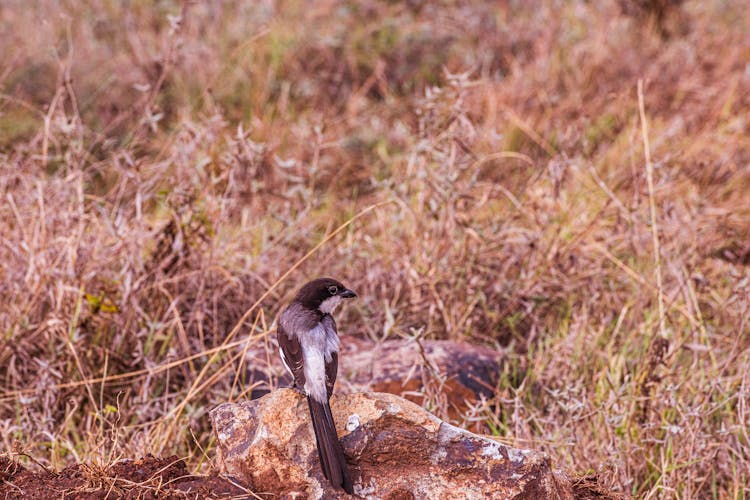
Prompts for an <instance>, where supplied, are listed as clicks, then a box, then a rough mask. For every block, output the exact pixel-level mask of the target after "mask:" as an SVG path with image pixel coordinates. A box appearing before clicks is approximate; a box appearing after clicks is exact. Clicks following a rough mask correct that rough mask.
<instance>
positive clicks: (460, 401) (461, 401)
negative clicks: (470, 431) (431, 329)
mask: <svg viewBox="0 0 750 500" xmlns="http://www.w3.org/2000/svg"><path fill="white" fill-rule="evenodd" d="M341 348H342V352H341V355H340V356H339V376H338V381H337V385H336V387H337V391H338V392H368V391H373V392H387V393H390V394H395V395H397V396H401V397H404V398H406V399H409V400H410V401H413V402H415V403H417V404H420V405H422V404H424V403H425V392H429V391H426V390H425V389H426V386H427V385H432V386H433V387H434V388H435V389H438V388H439V391H440V394H441V397H444V398H445V404H446V406H447V410H448V415H449V416H450V418H455V419H459V418H460V415H461V414H462V413H465V412H466V411H467V410H468V408H469V406H470V405H472V404H475V403H477V402H478V401H479V400H480V399H481V398H486V399H490V398H492V397H493V395H494V391H495V387H496V386H497V382H498V378H499V376H500V368H501V363H502V360H503V354H502V352H499V351H496V350H494V349H490V348H489V347H484V346H478V345H474V344H470V343H468V342H454V341H449V340H425V341H422V342H419V343H417V342H415V341H412V340H401V339H392V340H386V341H384V342H381V343H375V342H372V341H370V340H364V339H360V338H355V337H351V336H343V337H342V339H341ZM374 359H377V361H378V362H377V363H373V360H374ZM269 361H270V365H269ZM246 362H247V366H248V370H247V374H248V383H256V384H258V386H257V388H256V389H255V390H254V391H253V392H252V394H251V399H256V398H259V397H261V396H264V395H265V394H268V393H269V392H270V391H271V390H273V389H275V388H277V387H279V386H280V387H289V386H291V378H290V377H289V376H288V374H287V373H286V371H285V370H284V368H283V366H282V365H281V361H280V359H279V355H278V351H277V350H276V349H274V352H272V353H267V352H266V350H265V348H259V349H250V350H249V351H248V353H247V356H246Z"/></svg>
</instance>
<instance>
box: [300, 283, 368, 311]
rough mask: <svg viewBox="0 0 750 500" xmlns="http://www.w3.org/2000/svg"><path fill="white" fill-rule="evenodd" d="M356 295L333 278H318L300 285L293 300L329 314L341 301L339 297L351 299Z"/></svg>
mask: <svg viewBox="0 0 750 500" xmlns="http://www.w3.org/2000/svg"><path fill="white" fill-rule="evenodd" d="M356 296H357V294H356V293H354V292H353V291H351V290H349V289H348V288H346V287H345V286H344V285H342V284H341V282H339V281H336V280H335V279H332V278H318V279H314V280H312V281H310V282H308V283H306V284H305V285H304V286H302V288H300V289H299V291H298V292H297V295H296V296H295V297H294V300H295V301H297V302H299V303H301V304H302V305H303V306H305V307H306V308H308V309H313V310H316V309H317V310H319V311H320V312H322V313H323V314H331V313H333V310H334V309H336V306H337V305H339V303H341V299H351V298H354V297H356Z"/></svg>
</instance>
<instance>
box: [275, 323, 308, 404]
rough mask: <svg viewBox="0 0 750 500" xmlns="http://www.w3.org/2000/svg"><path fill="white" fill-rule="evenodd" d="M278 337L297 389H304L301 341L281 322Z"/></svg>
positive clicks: (285, 362)
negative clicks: (285, 328)
mask: <svg viewBox="0 0 750 500" xmlns="http://www.w3.org/2000/svg"><path fill="white" fill-rule="evenodd" d="M276 339H277V340H278V342H279V350H280V351H281V359H282V360H283V361H284V364H285V365H286V367H287V369H288V370H289V371H290V372H292V377H294V386H295V387H296V388H297V389H299V390H301V391H304V390H305V369H304V359H303V357H302V346H301V345H300V343H299V339H297V336H296V335H291V334H289V332H287V331H286V330H284V327H283V326H281V323H279V327H278V329H277V330H276Z"/></svg>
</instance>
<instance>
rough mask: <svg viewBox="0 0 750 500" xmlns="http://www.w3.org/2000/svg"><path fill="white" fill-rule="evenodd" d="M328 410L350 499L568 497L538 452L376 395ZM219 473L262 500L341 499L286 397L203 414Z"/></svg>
mask: <svg viewBox="0 0 750 500" xmlns="http://www.w3.org/2000/svg"><path fill="white" fill-rule="evenodd" d="M331 408H332V411H333V417H334V419H335V421H336V427H337V429H338V433H339V437H340V438H341V443H342V445H343V447H344V453H345V455H346V458H347V461H348V463H349V468H350V471H351V474H352V478H353V480H354V483H355V485H354V490H355V493H356V494H357V496H360V497H363V498H394V499H395V498H435V499H438V498H440V499H443V498H518V499H523V498H528V499H537V498H561V499H568V498H573V496H572V493H571V491H572V490H571V485H570V481H569V480H568V478H567V477H566V476H565V475H564V474H562V473H559V472H554V471H553V469H552V466H551V464H550V460H549V458H548V457H547V456H546V455H544V454H543V453H539V452H534V451H530V450H520V449H515V448H510V447H507V446H505V445H503V444H501V443H499V442H497V441H494V440H492V439H490V438H487V437H482V436H479V435H476V434H472V433H470V432H467V431H464V430H461V429H459V428H457V427H454V426H452V425H450V424H447V423H445V422H442V421H441V420H439V419H438V418H436V417H434V416H433V415H431V414H430V413H428V412H427V411H425V410H423V409H422V408H420V407H419V406H417V405H416V404H414V403H412V402H410V401H407V400H405V399H403V398H400V397H397V396H394V395H391V394H384V393H369V394H344V395H338V394H334V396H333V397H332V398H331ZM210 417H211V422H212V425H213V429H214V434H215V436H216V439H217V443H218V450H219V458H220V460H219V461H220V463H221V464H222V467H223V468H224V472H226V473H227V474H229V475H231V476H234V477H236V478H237V479H239V480H240V481H243V482H245V483H246V484H247V485H248V486H249V487H250V488H251V489H252V491H254V492H255V493H256V494H258V495H260V496H262V497H268V498H270V497H288V498H344V497H346V496H347V495H346V494H344V493H343V492H340V491H337V490H333V489H332V488H331V487H330V485H329V484H328V482H327V481H326V479H325V478H324V477H323V473H322V472H321V470H320V464H319V462H318V455H317V452H316V450H315V439H314V435H313V430H312V426H311V424H310V417H309V414H308V411H307V403H306V402H305V399H304V397H303V396H302V395H301V394H299V393H298V392H297V391H295V390H293V389H279V390H277V391H274V392H272V393H270V394H268V395H266V396H264V397H262V398H260V399H257V400H254V401H245V402H241V403H225V404H222V405H219V406H218V407H216V408H215V409H213V410H212V411H211V413H210Z"/></svg>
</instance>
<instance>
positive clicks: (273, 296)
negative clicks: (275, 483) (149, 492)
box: [0, 0, 750, 498]
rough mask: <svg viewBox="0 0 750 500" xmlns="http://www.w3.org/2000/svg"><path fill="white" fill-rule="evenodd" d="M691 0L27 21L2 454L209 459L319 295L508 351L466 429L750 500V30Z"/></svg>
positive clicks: (2, 240) (0, 421) (12, 37)
mask: <svg viewBox="0 0 750 500" xmlns="http://www.w3.org/2000/svg"><path fill="white" fill-rule="evenodd" d="M633 3H639V4H643V3H644V2H633ZM646 3H647V2H646ZM661 3H664V4H665V5H666V4H667V3H669V2H666V3H665V2H661ZM674 3H675V6H673V7H672V8H671V9H672V11H670V10H669V9H667V11H666V12H667V14H664V15H662V14H658V16H660V17H658V19H657V21H656V23H657V24H658V26H654V22H652V21H649V20H648V18H644V17H641V16H635V17H630V16H628V15H626V14H627V9H624V8H621V7H622V5H625V4H627V2H622V1H619V2H614V1H612V2H583V1H573V2H557V1H550V2H541V1H533V2H500V4H499V5H498V4H497V3H496V2H486V3H484V2H446V3H445V4H443V5H435V4H433V3H430V2H419V1H416V2H404V3H401V2H393V3H392V2H379V1H376V0H366V1H363V2H347V1H343V0H341V1H329V2H317V3H316V4H315V6H314V7H310V6H308V5H307V4H305V3H304V2H298V1H289V2H272V1H264V2H237V3H234V2H226V3H220V2H200V3H186V4H180V3H178V2H160V3H158V4H157V6H156V7H149V6H148V3H146V2H130V3H129V4H127V5H128V6H126V5H125V4H124V3H121V2H116V1H108V2H52V1H47V0H38V1H35V2H31V3H29V4H27V3H22V2H13V1H11V2H5V3H3V5H2V6H0V26H2V27H3V28H4V29H3V30H0V39H2V42H3V44H2V45H3V47H5V48H6V49H5V54H4V57H3V60H2V62H0V86H1V89H2V94H1V95H0V189H1V190H2V202H0V216H1V217H0V300H1V301H2V304H3V307H2V308H1V309H0V327H1V328H2V330H1V333H2V336H3V337H2V339H3V343H2V345H0V380H2V393H0V440H2V442H1V443H0V448H1V449H2V450H4V451H8V452H11V451H12V452H16V453H17V452H24V453H28V454H29V455H31V456H33V457H35V459H36V460H38V461H39V462H40V463H42V464H46V465H47V466H50V467H55V468H60V467H62V466H64V465H66V464H69V463H70V462H72V461H85V462H88V463H92V464H95V465H96V464H99V465H106V464H108V463H111V462H112V461H114V460H115V459H117V458H119V457H123V456H130V457H135V456H140V455H143V454H145V453H146V452H154V453H170V454H171V453H176V454H178V455H180V456H184V457H186V458H187V460H188V463H189V464H190V466H191V467H192V468H193V469H194V470H196V471H197V470H201V469H203V468H204V467H205V466H206V465H207V463H209V464H210V461H211V459H210V457H211V447H212V443H211V438H210V433H209V429H208V428H207V418H206V412H207V410H208V409H210V408H211V407H212V405H213V404H215V403H218V402H220V401H224V400H226V399H228V398H239V397H244V395H245V394H247V391H248V390H250V389H251V387H248V386H247V385H246V384H245V383H244V380H243V376H242V372H243V365H242V364H241V363H240V362H239V361H238V360H239V359H240V358H242V350H243V340H245V339H248V338H249V339H251V340H254V341H257V342H268V333H269V332H270V331H272V327H273V325H272V323H273V318H274V315H275V314H276V313H277V312H278V307H279V304H281V303H283V302H284V301H285V300H287V299H288V298H289V296H290V294H291V293H292V291H293V289H294V287H295V285H296V284H298V283H299V282H301V281H303V280H304V279H306V278H307V277H310V276H316V275H319V274H327V275H333V276H338V277H340V278H341V279H342V280H343V281H345V282H346V283H348V284H350V285H351V286H352V288H354V289H355V290H357V291H358V292H359V293H360V296H361V300H359V301H358V302H357V303H356V304H355V305H353V306H351V307H349V308H348V309H347V310H345V311H344V314H343V315H342V317H341V320H340V324H341V325H345V326H344V329H345V331H346V332H347V333H350V334H356V335H363V336H370V337H373V338H382V337H384V336H388V335H416V334H420V335H423V336H424V337H427V338H452V339H467V340H470V341H473V342H479V343H484V344H489V345H494V346H498V347H499V348H500V347H502V348H504V349H506V350H507V351H508V352H509V353H510V354H509V361H508V364H507V366H506V367H505V370H506V372H505V373H506V375H507V376H504V377H503V380H502V382H501V384H500V386H499V387H498V391H497V394H498V395H497V398H496V401H490V402H487V404H486V405H483V406H482V407H481V408H477V409H476V411H474V412H472V414H470V415H467V416H466V419H465V420H464V424H466V423H468V422H469V421H471V420H476V419H479V420H482V421H486V422H488V423H489V424H490V425H491V427H492V428H493V429H494V430H495V431H496V433H497V434H498V435H500V436H502V437H503V439H505V440H508V441H510V442H512V443H514V444H516V445H520V446H528V447H533V448H537V449H544V450H546V451H548V452H549V453H550V454H551V455H552V456H553V457H554V458H555V459H556V460H557V461H558V462H559V463H561V464H563V465H564V466H566V467H568V468H570V469H571V470H573V471H575V472H577V473H578V474H581V475H584V474H596V475H597V476H598V477H599V480H600V481H602V482H603V483H604V484H605V485H608V486H610V487H612V488H614V489H615V490H618V491H621V492H623V493H625V494H628V495H630V494H632V495H635V496H638V497H646V498H653V497H679V498H698V497H700V498H707V497H714V498H746V497H747V496H748V493H750V490H748V486H747V484H748V483H750V473H749V472H748V466H747V464H748V461H749V460H750V438H749V437H748V427H749V425H750V368H749V367H750V267H748V266H749V265H750V243H748V242H750V196H748V193H750V121H748V116H749V115H748V112H749V111H750V66H748V61H749V60H750V38H748V37H747V33H748V32H750V15H748V11H747V8H746V5H745V2H743V1H740V0H730V1H723V0H709V1H706V2H686V3H685V4H684V5H682V6H681V7H677V4H679V2H674ZM638 80H642V81H643V91H642V95H643V101H642V110H641V109H639V94H638V92H637V82H638ZM641 111H642V113H641ZM641 114H642V116H641ZM646 144H648V146H649V149H650V161H649V162H647V161H646V157H645V152H644V146H645V145H646ZM647 166H648V168H647ZM378 204H379V205H378ZM373 205H377V206H375V207H374V208H372V207H373ZM363 211H366V213H363ZM342 225H343V226H342ZM337 228H339V229H340V230H339V232H338V233H336V234H335V235H332V236H331V234H332V232H333V231H334V230H335V229H337ZM321 243H322V244H321ZM318 244H321V245H320V246H319V247H318V248H317V250H315V251H314V252H313V253H312V255H311V257H310V258H308V259H306V260H303V257H304V256H305V255H306V254H308V252H309V251H310V250H311V249H315V247H316V245H318ZM655 249H657V252H658V253H657V254H655V253H654V250H655ZM657 257H658V258H657ZM290 270H291V272H289V271H290ZM434 410H435V411H436V412H438V413H440V411H441V409H440V407H439V405H438V406H436V407H435V408H434Z"/></svg>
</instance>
